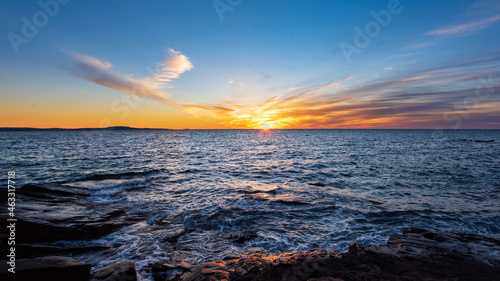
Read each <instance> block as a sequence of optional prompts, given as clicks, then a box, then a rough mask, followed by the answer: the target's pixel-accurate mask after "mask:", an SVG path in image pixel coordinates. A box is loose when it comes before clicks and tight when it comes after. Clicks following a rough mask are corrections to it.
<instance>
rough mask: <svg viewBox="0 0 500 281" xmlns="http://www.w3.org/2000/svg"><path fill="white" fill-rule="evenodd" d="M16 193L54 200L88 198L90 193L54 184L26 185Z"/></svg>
mask: <svg viewBox="0 0 500 281" xmlns="http://www.w3.org/2000/svg"><path fill="white" fill-rule="evenodd" d="M16 193H17V194H24V195H28V196H31V197H40V198H56V196H64V197H68V196H80V197H88V196H90V192H86V191H84V190H82V189H81V188H78V187H73V186H67V185H61V184H55V183H46V184H43V185H35V184H27V185H25V186H23V187H22V188H21V189H19V190H17V192H16Z"/></svg>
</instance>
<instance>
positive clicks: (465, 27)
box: [425, 15, 500, 36]
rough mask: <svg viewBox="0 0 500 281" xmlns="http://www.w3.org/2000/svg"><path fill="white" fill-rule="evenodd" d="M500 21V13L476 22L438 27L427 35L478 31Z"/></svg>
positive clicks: (463, 33) (461, 33)
mask: <svg viewBox="0 0 500 281" xmlns="http://www.w3.org/2000/svg"><path fill="white" fill-rule="evenodd" d="M498 21H500V15H494V16H491V17H488V18H485V19H481V20H478V21H474V22H469V23H464V24H457V25H450V26H446V27H442V28H438V29H434V30H431V31H429V32H427V33H426V34H425V35H428V36H429V35H437V36H451V35H467V34H471V33H474V32H476V31H479V30H482V29H485V28H487V27H489V26H491V25H493V24H494V23H496V22H498Z"/></svg>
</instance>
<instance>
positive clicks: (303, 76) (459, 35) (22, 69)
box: [0, 0, 500, 129]
mask: <svg viewBox="0 0 500 281" xmlns="http://www.w3.org/2000/svg"><path fill="white" fill-rule="evenodd" d="M499 31H500V2H499V1H496V0H479V1H457V0H453V1H451V0H450V1H447V0H443V1H431V0H428V1H425V0H421V1H417V0H413V1H411V0H400V1H398V0H380V1H378V0H377V1H368V0H366V1H360V0H358V1H356V0H353V1H327V0H312V1H298V0H286V1H285V0H283V1H279V0H274V1H273V0H215V1H212V0H207V1H201V0H198V1H196V0H182V1H180V0H179V1H177V0H172V1H141V2H139V1H118V0H116V1H83V0H41V1H13V0H8V1H2V2H1V3H0V34H1V35H2V37H1V39H0V61H1V63H0V98H1V103H0V127H37V128H54V127H58V128H96V127H109V126H131V127H140V128H145V127H147V128H170V129H185V128H189V129H222V128H230V129H231V128H232V129H236V128H256V129H258V128H412V129H413V128H415V129H416V128H426V129H475V128H477V129H479V128H484V129H487V128H491V129H500V36H499V34H500V32H499Z"/></svg>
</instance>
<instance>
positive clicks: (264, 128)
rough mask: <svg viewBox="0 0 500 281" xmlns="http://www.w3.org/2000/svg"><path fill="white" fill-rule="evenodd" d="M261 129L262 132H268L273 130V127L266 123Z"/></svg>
mask: <svg viewBox="0 0 500 281" xmlns="http://www.w3.org/2000/svg"><path fill="white" fill-rule="evenodd" d="M260 128H261V129H262V130H265V131H267V130H269V129H271V125H269V123H266V124H264V125H262V126H260Z"/></svg>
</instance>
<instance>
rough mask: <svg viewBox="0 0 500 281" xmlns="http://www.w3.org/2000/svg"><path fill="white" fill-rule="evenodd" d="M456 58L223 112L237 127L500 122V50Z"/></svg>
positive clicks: (326, 84)
mask: <svg viewBox="0 0 500 281" xmlns="http://www.w3.org/2000/svg"><path fill="white" fill-rule="evenodd" d="M457 61H458V62H455V61H447V62H440V63H439V64H438V65H437V66H434V67H429V68H426V69H421V70H418V71H415V70H414V68H409V69H401V71H402V73H404V71H405V70H406V71H408V72H407V73H406V74H401V73H395V74H394V76H393V77H392V78H385V79H381V80H366V79H364V77H358V78H357V79H356V78H353V76H349V77H347V78H340V79H337V80H334V81H321V83H316V84H315V85H311V86H309V87H304V88H301V89H300V90H299V91H291V92H289V94H285V95H276V96H274V97H271V98H269V99H268V100H266V101H264V102H262V103H261V104H258V105H256V106H253V107H250V108H248V107H240V108H237V109H235V108H233V110H229V111H224V113H223V115H220V116H221V118H222V117H224V118H226V119H225V120H226V123H225V124H226V125H227V126H229V127H237V128H245V127H246V128H261V127H263V126H266V125H269V126H270V127H271V128H459V127H460V128H463V126H465V127H467V128H477V126H479V125H481V126H483V127H484V126H486V127H488V126H489V127H498V126H500V112H498V108H499V106H500V51H499V52H496V53H488V54H483V56H479V55H478V56H474V57H472V58H461V59H458V60H457ZM204 110H208V111H210V110H212V108H204ZM215 110H217V112H218V111H220V109H218V108H214V109H213V110H212V112H213V113H214V114H217V112H216V111H215ZM464 124H465V125H464ZM475 126H476V127H475Z"/></svg>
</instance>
